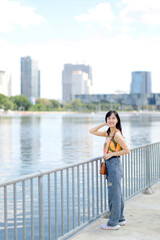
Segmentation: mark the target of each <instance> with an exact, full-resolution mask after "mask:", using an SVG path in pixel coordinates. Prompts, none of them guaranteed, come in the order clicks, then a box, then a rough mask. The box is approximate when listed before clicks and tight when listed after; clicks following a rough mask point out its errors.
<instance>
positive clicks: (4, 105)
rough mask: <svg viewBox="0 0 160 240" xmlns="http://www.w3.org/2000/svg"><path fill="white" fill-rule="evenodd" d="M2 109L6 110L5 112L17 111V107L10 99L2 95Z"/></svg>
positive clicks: (0, 102)
mask: <svg viewBox="0 0 160 240" xmlns="http://www.w3.org/2000/svg"><path fill="white" fill-rule="evenodd" d="M0 109H4V110H9V109H10V110H14V109H15V105H14V103H13V102H12V101H10V99H9V97H7V96H5V95H3V94H0Z"/></svg>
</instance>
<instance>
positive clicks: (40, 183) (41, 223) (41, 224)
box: [38, 176, 44, 240]
mask: <svg viewBox="0 0 160 240" xmlns="http://www.w3.org/2000/svg"><path fill="white" fill-rule="evenodd" d="M38 189H39V239H40V240H44V220H43V177H42V176H39V177H38Z"/></svg>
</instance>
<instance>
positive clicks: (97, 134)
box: [89, 122, 107, 137]
mask: <svg viewBox="0 0 160 240" xmlns="http://www.w3.org/2000/svg"><path fill="white" fill-rule="evenodd" d="M104 126H107V124H106V122H104V123H101V124H99V125H98V126H95V127H93V128H91V129H90V130H89V132H90V133H92V134H94V135H96V136H100V137H107V132H106V131H98V130H99V129H100V128H102V127H104Z"/></svg>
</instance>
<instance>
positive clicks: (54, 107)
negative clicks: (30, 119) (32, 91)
mask: <svg viewBox="0 0 160 240" xmlns="http://www.w3.org/2000/svg"><path fill="white" fill-rule="evenodd" d="M50 102H51V103H52V108H53V109H59V110H60V109H61V104H60V103H59V102H58V101H57V100H54V99H51V100H50Z"/></svg>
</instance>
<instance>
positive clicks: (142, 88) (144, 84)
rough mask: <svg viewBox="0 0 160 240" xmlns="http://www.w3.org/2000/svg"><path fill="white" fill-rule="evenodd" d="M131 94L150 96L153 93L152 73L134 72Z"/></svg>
mask: <svg viewBox="0 0 160 240" xmlns="http://www.w3.org/2000/svg"><path fill="white" fill-rule="evenodd" d="M130 92H131V93H139V94H148V93H151V92H152V81H151V72H145V71H137V72H132V82H131V89H130Z"/></svg>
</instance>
